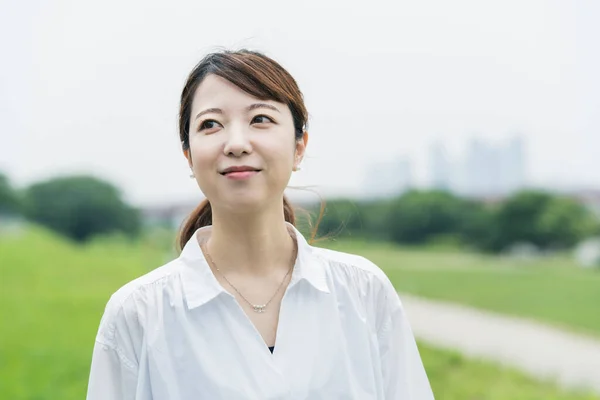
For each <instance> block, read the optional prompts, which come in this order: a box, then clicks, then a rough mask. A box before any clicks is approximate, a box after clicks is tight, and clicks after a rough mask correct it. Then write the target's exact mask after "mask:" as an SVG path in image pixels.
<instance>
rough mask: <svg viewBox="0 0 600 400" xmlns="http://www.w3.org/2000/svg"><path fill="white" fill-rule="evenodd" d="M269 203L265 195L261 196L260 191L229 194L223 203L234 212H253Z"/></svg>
mask: <svg viewBox="0 0 600 400" xmlns="http://www.w3.org/2000/svg"><path fill="white" fill-rule="evenodd" d="M266 203H267V199H266V198H265V196H260V195H259V194H258V193H250V194H233V195H232V196H228V198H227V199H226V200H224V201H223V204H225V205H226V206H227V208H228V209H230V210H231V211H233V212H236V213H238V212H253V211H256V210H257V209H259V208H261V207H263V206H264V205H265V204H266Z"/></svg>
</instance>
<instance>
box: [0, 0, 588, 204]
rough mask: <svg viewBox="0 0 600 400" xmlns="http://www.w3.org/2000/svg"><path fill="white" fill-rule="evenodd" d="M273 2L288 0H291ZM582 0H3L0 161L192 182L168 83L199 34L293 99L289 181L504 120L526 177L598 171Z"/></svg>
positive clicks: (501, 133)
mask: <svg viewBox="0 0 600 400" xmlns="http://www.w3.org/2000/svg"><path fill="white" fill-rule="evenodd" d="M290 4H294V5H293V7H292V6H291V5H290ZM599 20H600V2H598V1H594V0H589V1H551V0H525V1H523V0H514V1H513V0H509V1H507V0H504V1H496V2H489V1H485V2H482V1H477V0H473V1H466V0H453V1H423V0H420V1H410V2H409V1H401V2H399V1H395V2H391V1H379V0H375V1H374V0H371V1H368V2H349V1H298V2H295V3H289V2H282V1H270V2H260V1H253V2H248V1H230V0H226V1H222V0H219V1H214V2H207V1H197V0H195V1H187V0H186V1H184V0H181V1H168V2H167V1H164V2H154V1H148V0H144V1H141V0H140V1H131V0H130V1H121V0H119V1H117V0H104V1H96V2H91V1H80V0H79V1H63V0H54V1H9V0H2V12H0V44H1V46H2V47H1V49H2V53H1V54H2V63H0V69H1V75H0V129H1V130H0V170H2V171H5V172H6V173H8V175H9V176H10V177H11V179H12V180H13V182H14V183H15V184H17V185H25V184H27V183H29V182H32V181H35V180H38V179H42V178H45V177H49V176H53V175H56V174H59V173H80V172H83V173H94V174H97V175H99V176H101V177H104V178H107V179H110V180H111V181H113V182H115V183H116V184H117V185H118V186H120V187H121V188H122V189H123V191H124V192H125V194H126V196H127V197H128V198H129V199H130V200H132V201H134V202H136V203H138V204H156V203H168V202H171V201H179V200H184V201H185V200H189V199H195V198H199V197H200V193H199V189H198V188H197V186H196V184H195V182H194V181H193V180H191V179H189V177H188V174H189V171H188V167H187V163H186V161H185V159H184V158H183V156H182V155H181V150H180V147H179V142H178V134H177V124H176V122H177V112H178V100H179V95H180V91H181V89H182V85H183V83H184V81H185V78H186V75H187V74H188V72H189V71H190V69H191V68H192V67H193V66H194V65H195V64H196V63H197V61H198V60H199V59H200V58H201V57H202V56H203V55H204V54H206V53H207V52H208V51H211V50H214V49H217V48H220V47H226V48H233V49H236V48H242V47H247V48H251V49H255V50H260V51H263V52H265V53H266V54H267V55H270V56H272V57H273V58H275V59H276V60H277V61H279V62H280V63H281V64H282V65H283V66H284V67H285V68H287V69H288V70H289V71H290V73H291V74H292V75H293V76H294V77H295V78H296V80H297V81H298V83H299V85H300V88H301V90H302V91H303V92H304V95H305V99H306V104H307V107H308V109H309V113H310V115H311V118H310V122H309V123H310V131H309V132H310V140H309V146H308V156H307V158H306V159H305V162H304V164H303V169H302V171H300V172H298V173H295V174H294V177H293V179H292V181H291V183H290V184H291V185H314V186H316V189H317V190H318V191H319V192H320V193H322V194H330V193H336V192H337V193H345V194H356V193H359V192H360V187H361V185H362V184H363V173H364V171H365V170H366V169H367V166H368V164H369V163H372V162H376V161H382V160H394V159H395V158H398V157H404V156H409V157H411V159H412V160H413V162H414V170H415V179H416V181H417V183H418V184H419V185H423V186H425V185H427V182H428V179H429V175H428V171H427V155H428V146H429V145H430V144H431V143H432V142H433V141H434V140H437V139H439V140H441V141H442V142H444V143H445V144H446V145H447V146H449V148H450V150H451V151H452V152H453V153H455V154H456V155H460V152H461V151H462V149H463V148H464V146H465V144H466V141H467V140H469V138H471V137H474V136H477V137H482V138H486V139H488V140H490V141H492V142H494V143H501V142H502V141H503V140H507V139H508V138H510V137H511V136H512V135H514V134H516V133H521V134H522V135H523V136H524V137H525V139H526V142H527V146H528V150H527V151H528V172H527V173H528V180H529V182H531V183H532V184H536V185H539V184H543V185H548V184H555V185H561V186H565V185H568V186H600V112H599V110H600V75H599V74H598V72H597V71H600V50H599V48H600V45H599V44H598V43H599V41H600V24H598V21H599Z"/></svg>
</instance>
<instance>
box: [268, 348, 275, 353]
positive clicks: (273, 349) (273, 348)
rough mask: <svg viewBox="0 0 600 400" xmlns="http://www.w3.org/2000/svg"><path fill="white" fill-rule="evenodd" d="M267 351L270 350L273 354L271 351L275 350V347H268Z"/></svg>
mask: <svg viewBox="0 0 600 400" xmlns="http://www.w3.org/2000/svg"><path fill="white" fill-rule="evenodd" d="M269 350H271V354H273V350H275V346H273V347H269Z"/></svg>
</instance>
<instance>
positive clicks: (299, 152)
mask: <svg viewBox="0 0 600 400" xmlns="http://www.w3.org/2000/svg"><path fill="white" fill-rule="evenodd" d="M307 144H308V132H306V131H304V134H303V135H302V139H300V140H296V158H295V159H294V167H298V165H299V164H300V163H301V162H302V159H303V158H304V153H305V152H306V145H307Z"/></svg>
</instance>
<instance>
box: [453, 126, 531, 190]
mask: <svg viewBox="0 0 600 400" xmlns="http://www.w3.org/2000/svg"><path fill="white" fill-rule="evenodd" d="M464 171H465V179H464V183H465V184H464V188H463V191H464V194H467V195H471V196H498V195H506V194H509V193H512V192H514V191H516V190H518V189H520V188H522V187H523V186H524V184H525V151H524V145H523V140H522V139H521V138H520V137H518V136H516V137H514V138H512V139H511V140H510V141H509V142H508V143H507V144H504V145H501V146H493V145H491V144H490V143H487V142H484V141H482V140H479V139H472V140H471V141H470V143H469V146H468V149H467V154H466V158H465V167H464Z"/></svg>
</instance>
